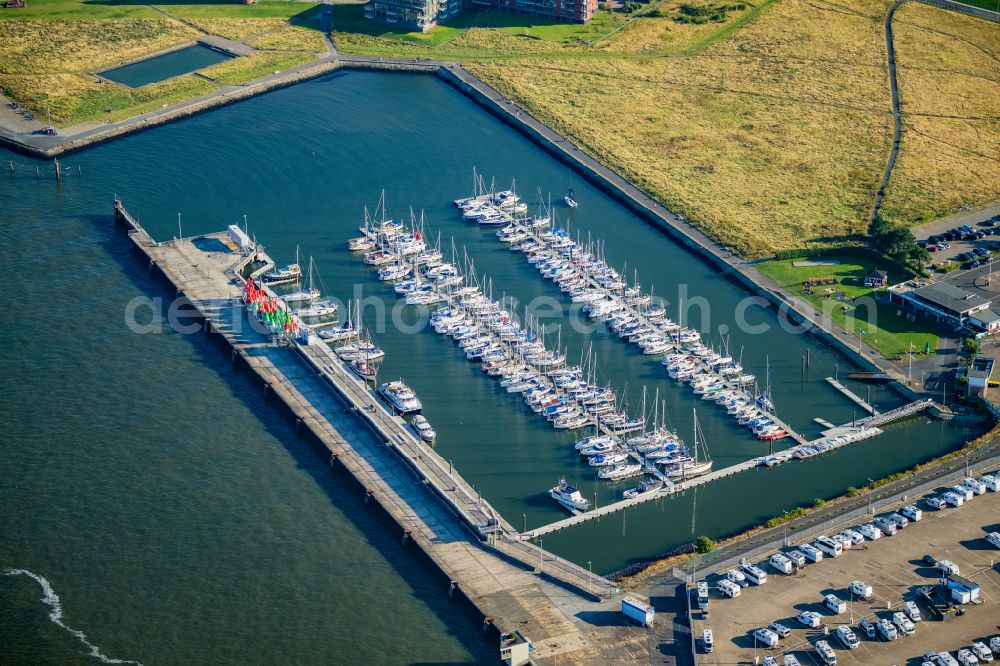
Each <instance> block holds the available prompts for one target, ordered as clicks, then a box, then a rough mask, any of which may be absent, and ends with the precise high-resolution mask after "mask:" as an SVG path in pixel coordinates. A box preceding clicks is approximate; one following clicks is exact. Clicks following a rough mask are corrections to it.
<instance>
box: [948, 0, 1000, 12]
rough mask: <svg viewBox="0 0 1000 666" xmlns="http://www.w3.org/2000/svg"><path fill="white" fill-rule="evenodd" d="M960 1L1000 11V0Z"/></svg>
mask: <svg viewBox="0 0 1000 666" xmlns="http://www.w3.org/2000/svg"><path fill="white" fill-rule="evenodd" d="M958 2H961V3H962V4H964V5H972V6H973V7H982V8H983V9H990V10H992V11H995V12H1000V1H998V0H958Z"/></svg>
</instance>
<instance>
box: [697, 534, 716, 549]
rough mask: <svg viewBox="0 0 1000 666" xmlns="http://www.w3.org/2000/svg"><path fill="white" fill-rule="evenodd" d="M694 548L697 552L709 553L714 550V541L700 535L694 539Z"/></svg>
mask: <svg viewBox="0 0 1000 666" xmlns="http://www.w3.org/2000/svg"><path fill="white" fill-rule="evenodd" d="M694 549H695V551H696V552H699V553H711V552H712V551H713V550H715V542H714V541H712V540H711V539H709V538H708V537H707V536H704V535H702V536H700V537H698V538H697V539H696V540H695V542H694Z"/></svg>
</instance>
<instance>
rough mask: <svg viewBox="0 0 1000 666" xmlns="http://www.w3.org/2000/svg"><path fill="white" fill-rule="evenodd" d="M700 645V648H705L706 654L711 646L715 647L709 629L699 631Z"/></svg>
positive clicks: (710, 649)
mask: <svg viewBox="0 0 1000 666" xmlns="http://www.w3.org/2000/svg"><path fill="white" fill-rule="evenodd" d="M701 647H702V649H704V650H705V653H706V654H707V653H709V652H711V651H712V648H713V647H715V645H714V643H713V642H712V630H711V629H706V630H705V631H703V632H701Z"/></svg>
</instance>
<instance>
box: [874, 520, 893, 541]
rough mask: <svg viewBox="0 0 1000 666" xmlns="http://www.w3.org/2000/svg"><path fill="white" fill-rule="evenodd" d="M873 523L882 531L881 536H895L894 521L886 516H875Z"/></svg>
mask: <svg viewBox="0 0 1000 666" xmlns="http://www.w3.org/2000/svg"><path fill="white" fill-rule="evenodd" d="M873 522H874V523H875V527H877V528H879V529H880V530H882V534H884V535H886V536H895V535H896V521H894V520H892V519H891V518H889V517H888V516H876V518H875V520H874V521H873Z"/></svg>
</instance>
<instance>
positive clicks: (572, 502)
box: [549, 479, 590, 511]
mask: <svg viewBox="0 0 1000 666" xmlns="http://www.w3.org/2000/svg"><path fill="white" fill-rule="evenodd" d="M549 497H551V498H552V499H554V500H555V501H557V502H559V504H561V505H562V506H563V507H564V508H566V509H569V510H570V511H586V510H587V509H589V508H590V501H589V500H588V499H587V498H586V497H584V496H583V493H581V492H580V491H579V490H577V489H576V488H574V487H573V486H571V485H569V484H568V483H566V479H559V485H557V486H556V487H554V488H552V489H550V490H549Z"/></svg>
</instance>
